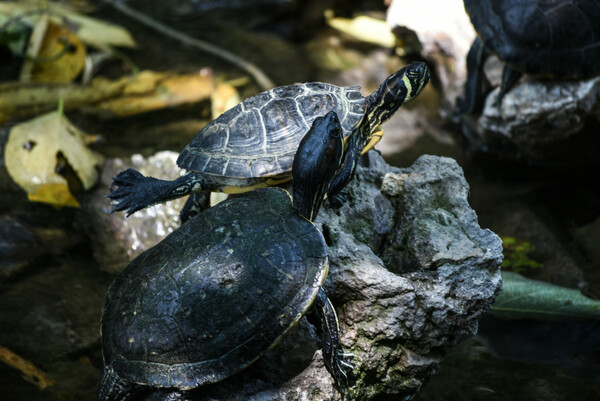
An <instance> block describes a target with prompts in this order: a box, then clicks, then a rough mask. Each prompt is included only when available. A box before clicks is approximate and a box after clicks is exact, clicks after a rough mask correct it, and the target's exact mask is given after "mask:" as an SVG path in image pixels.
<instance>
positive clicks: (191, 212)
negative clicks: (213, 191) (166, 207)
mask: <svg viewBox="0 0 600 401" xmlns="http://www.w3.org/2000/svg"><path fill="white" fill-rule="evenodd" d="M209 207H210V192H208V191H199V192H194V193H192V194H191V195H190V197H189V198H188V200H187V201H185V205H183V209H181V212H179V220H180V221H181V224H183V223H185V222H186V221H188V220H189V219H191V218H192V217H194V216H195V215H197V214H198V213H200V212H202V211H203V210H205V209H208V208H209Z"/></svg>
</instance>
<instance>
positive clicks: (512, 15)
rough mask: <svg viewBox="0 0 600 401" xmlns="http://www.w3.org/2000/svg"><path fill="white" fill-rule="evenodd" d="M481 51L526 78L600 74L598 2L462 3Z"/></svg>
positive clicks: (494, 0) (492, 0)
mask: <svg viewBox="0 0 600 401" xmlns="http://www.w3.org/2000/svg"><path fill="white" fill-rule="evenodd" d="M465 9H466V10H467V13H468V14H469V17H470V18H471V22H472V23H473V26H474V27H475V30H476V31H477V33H478V34H479V36H480V37H481V39H482V41H483V43H484V45H485V46H486V47H487V48H488V49H490V50H491V51H492V52H493V53H496V54H497V55H498V56H499V57H500V59H502V60H503V61H505V62H507V63H508V64H509V65H511V66H513V67H514V68H516V69H517V70H519V71H521V72H525V73H529V74H536V75H548V76H555V77H564V78H568V77H575V78H579V77H581V78H583V77H589V76H594V75H597V74H600V2H599V1H598V0H579V1H572V0H531V1H522V0H465Z"/></svg>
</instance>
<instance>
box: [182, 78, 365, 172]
mask: <svg viewBox="0 0 600 401" xmlns="http://www.w3.org/2000/svg"><path fill="white" fill-rule="evenodd" d="M331 110H335V112H336V113H337V115H338V118H339V119H340V123H341V125H342V129H343V130H344V136H348V135H350V133H351V132H352V131H353V130H354V129H355V128H356V127H357V126H358V124H359V123H360V122H361V120H362V119H363V117H364V115H365V110H366V101H365V98H364V97H363V96H362V95H361V93H360V91H359V88H358V87H357V86H351V87H338V86H335V85H330V84H327V83H321V82H313V83H306V84H294V85H287V86H281V87H278V88H275V89H272V90H270V91H267V92H263V93H260V94H258V95H256V96H253V97H250V98H248V99H246V100H244V101H243V102H242V103H240V104H239V105H237V106H236V107H234V108H233V109H231V110H228V111H227V112H225V113H223V115H221V116H220V117H219V118H217V119H215V120H214V121H212V122H210V123H209V124H208V125H207V126H206V127H204V128H203V129H202V130H201V131H200V132H199V133H198V134H197V135H196V136H195V137H194V138H193V139H192V141H191V142H190V143H189V145H188V146H186V148H185V149H184V150H183V151H182V152H181V154H180V155H179V158H178V159H177V164H178V165H179V167H181V168H183V169H186V170H192V171H199V172H202V173H205V174H213V175H218V176H224V177H233V178H249V177H263V176H273V175H278V174H282V173H289V172H290V171H291V168H292V161H293V158H294V154H295V153H296V149H297V148H298V144H299V143H300V140H301V139H302V138H303V136H304V135H305V134H306V133H307V132H308V130H309V129H310V127H311V125H312V123H313V121H314V119H315V118H317V117H320V116H324V115H325V114H327V113H328V112H329V111H331Z"/></svg>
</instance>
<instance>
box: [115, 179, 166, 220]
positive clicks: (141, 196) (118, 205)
mask: <svg viewBox="0 0 600 401" xmlns="http://www.w3.org/2000/svg"><path fill="white" fill-rule="evenodd" d="M154 181H159V180H157V179H156V178H152V177H145V176H144V175H142V174H141V173H140V172H139V171H136V170H134V169H132V168H128V169H127V170H125V171H122V172H120V173H119V174H118V175H117V176H116V177H113V182H112V184H111V185H110V193H109V194H108V195H107V198H110V199H111V205H112V207H113V210H111V213H114V212H120V211H126V212H127V216H128V217H129V216H130V215H131V214H133V213H135V212H137V211H138V210H140V209H143V208H145V207H148V206H150V205H151V204H152V203H149V200H150V199H152V198H153V195H152V193H151V192H150V191H149V189H150V188H152V184H154Z"/></svg>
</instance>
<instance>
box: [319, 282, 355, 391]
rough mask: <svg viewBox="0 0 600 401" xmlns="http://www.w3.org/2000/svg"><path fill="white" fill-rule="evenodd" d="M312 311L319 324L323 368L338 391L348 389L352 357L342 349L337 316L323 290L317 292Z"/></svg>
mask: <svg viewBox="0 0 600 401" xmlns="http://www.w3.org/2000/svg"><path fill="white" fill-rule="evenodd" d="M313 309H314V312H315V314H316V315H317V317H318V319H319V322H320V324H321V349H322V350H323V359H324V361H325V367H326V368H327V370H328V371H329V373H331V376H333V379H334V380H335V383H336V385H337V386H338V388H339V389H340V390H343V389H345V388H348V387H349V386H350V385H351V382H352V379H353V377H352V370H353V369H354V364H352V362H351V361H352V358H353V355H352V354H349V353H345V352H344V350H343V349H342V346H341V344H340V329H339V326H338V320H337V315H336V314H335V309H333V305H331V302H330V301H329V298H327V295H326V294H325V292H324V291H323V290H320V291H319V292H318V294H317V297H316V298H315V302H314V304H313Z"/></svg>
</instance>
